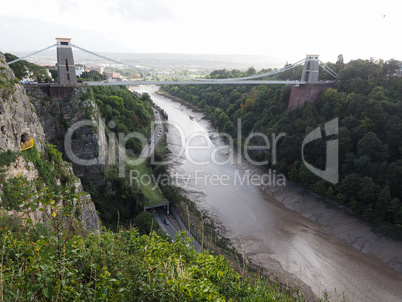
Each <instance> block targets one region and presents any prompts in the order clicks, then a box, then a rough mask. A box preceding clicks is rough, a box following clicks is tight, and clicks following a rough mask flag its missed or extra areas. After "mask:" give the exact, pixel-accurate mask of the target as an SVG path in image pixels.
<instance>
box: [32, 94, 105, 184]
mask: <svg viewBox="0 0 402 302" xmlns="http://www.w3.org/2000/svg"><path fill="white" fill-rule="evenodd" d="M27 93H28V96H29V99H30V101H31V102H32V104H33V105H34V106H35V108H36V110H37V114H38V117H39V120H40V121H41V123H42V125H44V130H45V133H46V138H47V139H48V140H49V141H50V142H52V143H53V144H55V145H56V146H57V148H58V150H59V151H60V152H62V153H63V154H64V155H65V158H66V160H68V161H70V162H72V164H73V167H74V173H75V174H76V175H78V176H79V177H83V176H84V177H86V178H88V179H91V180H96V181H95V182H96V183H97V184H98V185H99V184H104V182H105V178H104V177H103V175H104V171H105V169H106V168H107V165H105V163H106V162H107V158H108V144H107V139H106V129H105V126H104V123H103V121H102V119H101V116H100V113H99V110H98V108H97V106H96V104H95V101H94V100H93V97H92V95H91V94H90V93H89V92H88V87H85V86H81V87H74V88H73V89H72V91H71V93H70V94H69V96H68V97H64V98H63V97H60V98H57V97H53V98H50V97H49V95H48V92H47V91H46V89H45V88H43V87H42V88H40V87H29V88H27ZM69 129H70V131H71V130H72V129H75V130H74V132H71V133H72V135H71V143H68V142H66V141H65V139H66V134H67V131H68V130H69ZM69 148H71V152H69V151H68V149H69ZM71 155H73V156H74V158H72V156H71Z"/></svg>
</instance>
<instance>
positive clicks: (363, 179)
mask: <svg viewBox="0 0 402 302" xmlns="http://www.w3.org/2000/svg"><path fill="white" fill-rule="evenodd" d="M396 63H397V61H394V60H390V61H387V62H383V61H378V62H375V61H372V60H355V61H351V62H349V63H348V64H344V63H343V61H342V58H341V56H340V58H338V62H336V63H335V64H331V63H328V65H329V66H330V67H331V68H333V69H334V70H336V71H337V72H339V77H338V80H339V82H338V83H337V84H336V85H335V87H333V88H329V89H327V90H326V91H325V92H324V93H323V94H322V96H321V98H320V100H319V101H318V102H317V103H315V104H312V103H311V102H307V103H306V104H305V106H304V107H303V108H300V109H297V110H293V111H289V110H287V105H288V100H289V95H290V87H287V86H276V85H260V86H251V85H236V86H232V85H211V86H206V85H194V86H190V85H189V86H187V85H182V86H165V87H164V89H165V90H166V91H168V92H169V93H171V94H173V95H175V96H177V97H180V98H183V99H184V100H186V101H188V102H190V103H192V104H194V105H196V106H198V107H199V108H202V109H203V110H204V111H205V112H206V114H207V116H208V118H209V119H210V120H211V122H212V124H213V125H214V126H215V127H217V128H218V129H219V131H221V132H223V133H227V134H229V135H231V136H232V137H233V138H234V140H235V143H237V122H236V121H237V119H238V118H241V122H242V128H241V130H242V132H241V133H242V142H244V139H245V138H246V137H247V136H248V135H249V133H250V132H251V131H254V132H261V133H263V134H265V135H267V136H268V137H269V138H271V135H272V134H276V136H278V135H279V134H280V133H286V136H285V137H283V138H281V139H280V140H278V143H277V156H278V163H277V164H276V165H274V164H273V163H272V162H271V159H272V158H271V155H270V154H269V153H254V154H253V158H254V160H257V161H263V160H269V163H268V164H267V165H265V167H266V168H272V169H275V170H276V171H277V172H278V173H285V174H286V175H287V176H288V177H289V179H290V180H292V181H294V182H296V183H298V184H300V185H301V186H303V187H305V188H308V189H309V190H312V191H314V192H316V193H318V194H320V195H321V196H324V197H326V198H329V199H333V200H336V201H337V202H339V203H341V204H343V205H346V206H348V207H349V208H350V209H351V210H352V211H354V212H355V213H358V214H360V215H362V216H363V217H364V218H365V219H367V220H370V221H375V222H378V223H382V224H383V225H390V226H393V227H394V228H395V227H396V228H397V229H398V228H399V229H402V186H401V185H400V179H401V178H402V160H401V155H402V147H401V146H402V90H401V87H402V79H401V78H397V77H392V76H389V75H392V74H393V70H394V69H395V66H396ZM227 75H228V71H225V70H223V71H215V72H213V73H211V75H210V77H215V78H219V77H226V76H227ZM239 75H240V74H238V73H237V76H239ZM334 118H339V134H338V136H337V138H338V139H339V153H340V154H339V163H340V167H339V173H340V181H339V183H337V184H331V183H328V182H326V181H324V180H322V179H320V178H319V177H318V176H316V175H314V174H313V173H312V172H310V170H308V169H307V168H306V166H305V165H304V164H303V162H302V158H301V146H302V141H303V139H304V138H305V136H306V135H307V134H308V133H309V132H311V131H312V130H314V129H315V128H317V127H319V126H322V125H323V124H324V123H325V122H328V121H330V120H332V119H334ZM326 139H328V138H323V139H322V140H316V141H315V142H311V143H309V144H308V145H306V147H305V150H304V153H305V155H306V158H305V159H306V161H308V162H309V163H310V164H312V165H313V166H315V167H317V168H319V169H325V154H326V153H325V150H326V149H325V148H326ZM252 143H253V144H255V145H258V144H260V142H259V141H257V140H255V141H252ZM271 146H272V145H271Z"/></svg>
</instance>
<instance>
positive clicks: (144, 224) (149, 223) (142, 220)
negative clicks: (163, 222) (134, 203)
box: [133, 211, 159, 234]
mask: <svg viewBox="0 0 402 302" xmlns="http://www.w3.org/2000/svg"><path fill="white" fill-rule="evenodd" d="M133 222H134V224H135V225H136V226H137V227H138V229H139V231H140V232H141V233H142V234H149V233H150V232H151V231H152V230H155V231H156V230H158V229H159V224H158V223H157V222H156V220H155V216H154V214H152V213H150V212H147V211H143V212H141V213H139V214H138V215H137V216H136V217H135V218H134V220H133Z"/></svg>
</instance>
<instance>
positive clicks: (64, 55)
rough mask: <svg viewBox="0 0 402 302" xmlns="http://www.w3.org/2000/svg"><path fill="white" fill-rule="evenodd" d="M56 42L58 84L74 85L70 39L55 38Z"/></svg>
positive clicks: (75, 82)
mask: <svg viewBox="0 0 402 302" xmlns="http://www.w3.org/2000/svg"><path fill="white" fill-rule="evenodd" d="M56 40H57V70H58V78H59V81H58V82H59V84H63V85H76V84H77V77H76V75H75V66H74V57H73V50H72V48H71V39H70V38H56Z"/></svg>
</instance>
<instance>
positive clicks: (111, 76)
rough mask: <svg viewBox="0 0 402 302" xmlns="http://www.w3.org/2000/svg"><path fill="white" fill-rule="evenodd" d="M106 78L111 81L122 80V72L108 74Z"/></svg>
mask: <svg viewBox="0 0 402 302" xmlns="http://www.w3.org/2000/svg"><path fill="white" fill-rule="evenodd" d="M106 76H107V77H108V78H109V79H121V74H120V72H106Z"/></svg>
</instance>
